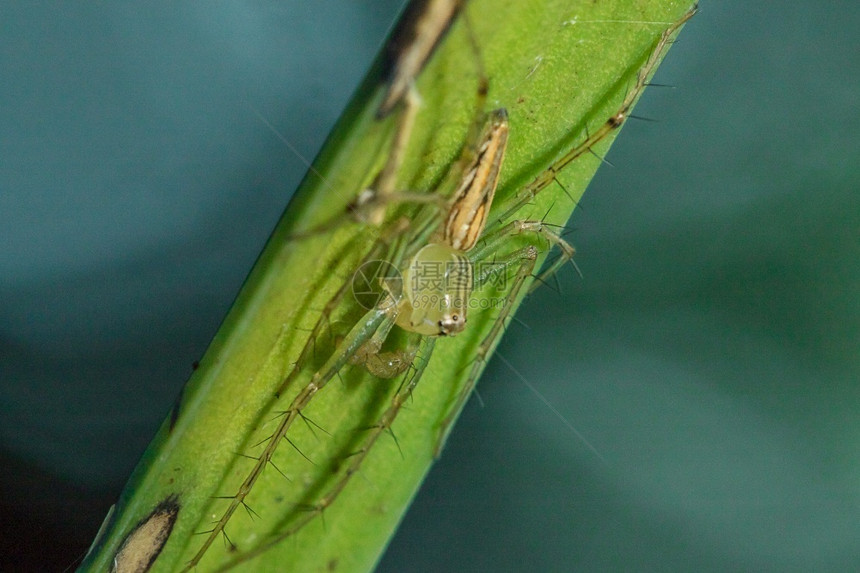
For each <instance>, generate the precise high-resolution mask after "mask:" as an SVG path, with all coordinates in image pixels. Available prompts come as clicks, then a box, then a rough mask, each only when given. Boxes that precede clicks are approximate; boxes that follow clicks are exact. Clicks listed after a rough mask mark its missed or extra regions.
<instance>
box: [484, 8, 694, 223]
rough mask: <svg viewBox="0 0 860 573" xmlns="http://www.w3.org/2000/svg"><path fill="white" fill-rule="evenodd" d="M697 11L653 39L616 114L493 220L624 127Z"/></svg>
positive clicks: (507, 214) (524, 202)
mask: <svg viewBox="0 0 860 573" xmlns="http://www.w3.org/2000/svg"><path fill="white" fill-rule="evenodd" d="M697 9H698V8H697V6H694V7H693V8H692V9H691V10H690V11H688V12H687V13H686V14H684V16H682V17H681V19H679V20H678V21H677V22H675V23H674V24H672V25H671V26H669V27H668V28H667V29H666V30H664V31H663V33H662V34H660V38H659V39H658V40H657V43H656V44H655V46H654V48H652V49H651V52H650V55H649V56H648V59H647V60H646V61H645V63H644V64H643V65H642V67H641V68H640V69H639V72H638V73H637V74H636V82H635V83H634V84H633V87H632V88H631V89H629V90H627V95H626V96H625V97H624V101H623V102H622V103H621V106H620V107H619V108H618V111H616V112H615V113H614V114H613V115H612V116H611V117H610V118H609V119H607V120H606V121H605V122H604V123H603V125H601V126H600V127H599V128H598V129H597V130H596V131H594V132H592V133H590V134H589V135H588V137H586V139H585V141H583V142H582V143H580V144H579V145H577V146H576V147H574V148H573V149H571V150H570V151H568V152H567V153H565V154H564V155H563V156H561V157H560V158H559V159H558V160H556V161H555V162H554V163H553V164H552V165H550V166H549V167H548V168H547V169H546V170H544V171H543V172H541V173H540V174H539V175H538V176H537V177H535V179H534V180H533V181H532V182H531V183H529V184H528V185H526V186H525V188H524V189H523V190H522V191H521V192H519V193H517V195H515V196H514V197H513V198H512V199H511V200H509V201H508V202H506V203H505V204H504V205H503V208H504V209H505V210H504V211H503V213H502V215H501V216H500V217H499V218H498V219H497V221H505V220H507V219H509V218H510V217H512V216H514V215H515V214H516V213H517V212H518V211H519V210H520V209H521V208H522V207H524V206H526V205H528V204H529V203H531V202H532V200H533V199H534V198H535V196H536V195H537V194H538V193H540V192H541V191H543V190H544V189H546V188H547V187H549V186H550V185H551V184H552V183H553V182H554V181H555V180H556V178H557V177H558V174H559V173H561V171H562V170H563V169H564V168H565V167H567V166H568V165H570V164H571V163H572V162H573V161H575V160H576V159H578V158H580V157H582V156H583V155H585V154H586V153H592V148H593V147H594V146H595V145H596V144H597V143H599V142H600V141H602V140H604V139H605V138H606V137H607V136H608V135H610V134H611V133H613V132H614V131H615V130H617V129H619V128H620V127H621V126H622V125H624V122H625V121H626V120H627V117H628V116H629V113H630V109H631V108H632V107H633V105H634V104H635V103H636V101H637V100H638V99H639V96H640V95H642V92H643V91H645V88H646V87H648V81H649V80H650V79H651V76H652V75H653V74H654V70H655V69H656V68H657V65H658V64H659V63H660V60H661V59H662V57H663V54H664V53H665V51H666V50H667V49H668V48H669V46H671V45H672V37H673V36H674V35H675V33H676V32H677V31H678V30H679V29H680V28H681V26H683V25H684V24H685V23H686V22H687V21H688V20H689V19H690V18H692V17H693V16H694V15H695V14H696V10H697Z"/></svg>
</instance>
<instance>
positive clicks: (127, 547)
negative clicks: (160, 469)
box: [111, 496, 179, 573]
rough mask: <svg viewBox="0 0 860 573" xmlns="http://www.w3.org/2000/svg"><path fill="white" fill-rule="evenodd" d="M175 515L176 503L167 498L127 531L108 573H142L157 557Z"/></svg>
mask: <svg viewBox="0 0 860 573" xmlns="http://www.w3.org/2000/svg"><path fill="white" fill-rule="evenodd" d="M178 515H179V502H178V498H177V497H176V496H170V497H168V498H167V499H165V500H164V501H162V502H161V503H159V504H158V506H156V508H155V509H153V510H152V513H150V514H149V515H148V516H147V517H145V518H144V519H142V520H140V522H139V523H138V524H137V525H136V526H135V527H134V529H132V530H131V533H129V534H128V535H127V536H126V538H125V541H123V543H122V546H121V547H120V548H119V551H117V553H116V555H115V556H114V558H113V566H112V567H111V572H112V573H146V572H147V571H149V569H150V568H151V567H152V564H153V563H155V560H156V559H157V558H158V555H159V554H160V553H161V550H162V548H164V544H165V543H167V538H168V537H170V532H171V531H173V524H174V523H176V517H177V516H178Z"/></svg>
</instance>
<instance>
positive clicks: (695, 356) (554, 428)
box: [0, 0, 860, 571]
mask: <svg viewBox="0 0 860 573" xmlns="http://www.w3.org/2000/svg"><path fill="white" fill-rule="evenodd" d="M397 4H398V2H395V1H394V0H391V1H389V2H384V3H383V2H370V1H366V2H351V1H335V0H326V1H321V2H313V3H310V2H300V1H297V2H286V1H281V2H265V1H259V2H232V3H205V4H203V3H182V4H176V3H170V2H156V3H153V2H148V3H144V4H140V5H135V4H115V3H104V4H95V3H60V2H56V3H51V2H48V3H27V4H26V5H25V4H12V3H6V4H4V5H3V7H2V8H1V9H0V29H2V34H0V47H2V49H0V72H2V78H3V81H2V83H0V134H2V136H0V456H2V459H0V467H2V468H3V470H2V472H0V476H2V482H0V486H2V488H3V492H4V493H3V495H2V496H0V504H2V505H0V511H2V519H0V539H2V541H0V555H2V557H0V559H2V562H0V568H2V569H3V570H4V571H5V570H14V569H15V568H17V569H19V570H59V569H62V568H63V567H65V566H66V565H69V564H71V563H72V562H73V561H74V559H75V558H76V557H78V556H80V555H82V553H83V552H84V551H85V549H86V546H87V544H88V542H89V540H90V539H91V538H92V536H93V535H94V534H95V531H96V529H97V528H98V525H99V523H100V521H101V519H102V517H103V516H104V514H105V513H106V511H107V508H108V506H109V505H110V504H111V503H112V502H113V501H114V499H115V498H116V496H117V495H118V493H119V490H120V489H121V487H122V485H123V483H124V480H125V479H126V478H127V476H128V474H129V473H130V471H131V469H132V467H133V466H134V464H135V462H136V460H137V458H138V457H139V455H140V454H141V452H142V451H143V449H144V447H145V446H146V444H147V443H148V441H149V439H150V437H151V436H152V434H153V433H154V431H155V429H156V428H157V426H158V424H159V423H160V422H161V420H162V419H163V417H164V415H165V414H166V412H167V410H168V408H169V406H170V404H171V402H172V400H173V399H174V397H175V395H176V393H177V392H178V389H179V388H180V386H181V385H182V384H183V382H184V381H185V379H186V378H187V377H188V375H189V374H190V371H191V365H192V363H193V361H194V360H196V359H197V358H199V357H200V356H201V355H202V353H203V352H204V350H205V348H206V345H207V343H208V341H209V339H210V338H211V336H212V335H213V334H214V332H215V330H216V329H217V327H218V324H219V322H220V320H221V319H222V318H223V316H224V314H225V313H226V311H227V309H228V308H229V306H230V303H231V301H232V298H233V297H234V296H235V294H236V292H237V291H238V288H239V286H240V285H241V283H242V280H243V279H244V277H245V275H246V274H247V272H248V270H249V269H250V267H251V265H252V264H253V262H254V259H255V257H256V256H257V254H258V253H259V251H260V249H261V248H262V245H263V243H264V241H265V240H266V238H267V236H268V234H269V233H270V231H271V229H272V228H273V226H274V224H275V222H276V221H277V219H278V217H279V216H280V213H281V212H282V210H283V208H284V206H285V205H286V202H287V199H288V197H289V195H290V193H291V192H292V190H293V189H294V188H295V186H296V184H297V183H298V181H299V179H300V177H301V176H302V174H303V172H304V171H305V168H306V167H305V165H304V164H303V163H302V161H300V160H299V159H297V157H296V156H295V155H294V154H293V153H292V152H291V151H290V150H288V149H287V148H286V147H285V145H284V144H283V143H282V142H280V141H279V140H278V139H277V138H276V137H275V136H274V135H273V134H272V133H271V131H270V130H269V129H268V128H267V127H266V126H265V125H263V123H262V122H261V121H260V120H259V119H258V117H257V115H256V113H255V110H257V111H259V113H260V114H261V115H262V116H264V117H266V118H267V119H268V120H269V121H271V122H272V123H273V124H274V125H275V126H276V127H277V129H278V130H280V131H281V132H282V133H283V134H284V136H285V137H286V138H287V139H288V141H290V142H291V143H292V144H293V145H294V146H295V147H296V148H298V149H299V150H300V153H301V154H302V155H304V156H305V157H307V158H312V157H313V155H314V154H315V152H316V150H317V149H318V147H319V145H320V144H321V143H322V141H323V139H324V137H325V135H326V133H327V132H328V130H329V128H330V125H331V124H332V123H333V121H334V120H335V119H336V117H337V115H338V114H339V112H340V110H341V109H342V107H343V105H344V104H345V103H346V101H347V99H348V97H349V95H350V93H351V91H352V90H353V89H354V88H355V86H356V85H357V83H358V81H359V80H360V79H361V77H362V75H363V74H364V72H365V70H366V68H367V67H368V65H369V62H370V60H371V59H372V58H373V56H374V54H375V53H376V51H377V49H378V47H379V45H380V43H381V41H382V39H383V37H384V35H385V32H386V29H387V27H388V26H389V24H390V22H391V21H392V19H393V18H394V13H395V12H396V9H397V8H398V6H397ZM778 6H779V11H778V12H769V11H767V10H766V9H765V8H763V7H759V6H758V5H750V4H749V3H741V2H735V1H726V2H714V3H707V2H706V3H705V4H704V6H702V12H701V14H700V15H699V16H697V17H696V18H695V19H694V21H693V22H692V23H690V24H689V25H688V27H687V28H686V29H685V30H684V32H683V34H682V36H681V42H680V45H679V46H677V48H676V49H674V50H673V51H672V52H671V54H670V56H669V58H668V60H667V62H666V63H665V64H664V66H663V67H662V68H661V69H660V72H659V74H658V77H657V80H656V81H658V82H663V83H670V84H673V85H675V86H677V89H674V90H669V89H659V90H658V89H652V90H650V91H649V92H648V93H646V95H645V97H644V98H643V101H642V103H641V105H640V107H639V108H637V113H638V114H640V115H645V116H648V117H651V118H656V119H658V120H659V123H643V122H638V123H634V122H631V123H630V124H629V125H628V126H627V127H626V128H625V130H624V132H623V134H622V136H621V138H620V139H619V141H618V143H617V144H616V145H615V147H614V148H613V150H612V153H611V154H610V160H611V161H612V163H613V164H614V165H615V168H608V169H607V168H604V169H602V170H601V171H600V174H599V175H598V176H597V178H596V180H595V182H594V184H593V186H592V187H591V188H590V189H589V191H588V193H587V194H586V196H585V199H584V200H583V203H582V208H581V209H580V210H578V211H577V214H576V216H575V218H574V221H573V226H574V227H575V228H576V231H575V232H574V233H573V234H572V235H571V240H572V241H573V242H574V243H575V244H576V246H577V248H578V251H579V255H578V257H577V261H578V264H579V266H580V267H581V268H582V271H583V275H584V278H583V279H581V280H580V279H579V278H578V277H576V276H575V275H573V274H572V273H570V272H569V271H567V272H565V273H562V276H561V282H562V286H563V290H564V294H563V295H562V296H559V295H557V294H555V293H553V292H551V291H550V290H548V289H545V290H543V291H541V292H539V293H538V294H537V295H535V296H534V297H532V299H530V300H529V301H528V302H527V303H526V305H525V306H524V308H523V310H522V312H521V313H520V314H519V315H518V317H519V318H520V319H521V320H522V322H523V323H525V324H526V325H527V326H528V328H526V327H524V326H517V325H515V326H513V327H511V328H510V332H509V335H508V336H507V337H506V339H505V341H504V342H503V344H502V346H501V348H500V354H501V355H502V356H503V357H504V360H499V359H496V360H494V361H493V362H492V363H491V365H490V367H489V369H488V372H487V374H486V376H485V377H484V378H483V379H482V381H481V384H480V388H479V389H480V392H481V395H482V397H483V400H484V402H485V407H484V408H483V409H482V408H480V407H478V405H477V403H476V402H475V401H474V400H473V401H472V403H470V404H469V406H468V407H467V409H466V412H465V413H464V415H463V417H462V419H461V421H460V423H459V424H458V426H457V429H456V430H455V432H454V435H453V437H452V439H451V440H450V442H449V447H448V449H447V450H446V452H445V455H444V456H443V457H442V459H441V460H440V462H439V463H438V464H437V466H436V467H435V468H434V470H433V472H432V473H431V475H430V477H429V479H428V481H427V483H426V485H425V488H424V489H423V490H422V492H421V494H420V496H419V498H418V500H417V501H416V503H415V505H414V506H413V508H412V509H411V510H410V513H409V514H408V516H407V518H406V521H405V523H404V525H403V527H402V529H401V531H400V532H399V534H398V536H397V537H396V538H395V539H394V541H393V542H392V546H391V547H390V550H389V552H388V554H387V555H386V557H385V558H384V560H383V562H382V565H381V570H383V571H428V570H443V569H444V570H460V571H465V570H479V569H480V570H496V571H520V570H523V569H531V570H544V571H550V570H558V571H567V570H578V571H605V570H608V569H619V568H622V567H626V568H628V569H633V570H639V571H646V570H655V571H656V570H667V569H671V570H696V571H705V570H713V571H725V570H731V569H745V570H767V569H773V570H780V571H790V570H797V571H808V570H817V571H823V570H830V571H840V570H846V569H852V568H856V566H857V565H858V564H860V546H858V544H857V542H856V540H857V539H858V538H860V520H858V515H857V513H858V512H857V510H858V508H860V467H858V458H860V445H858V436H860V416H858V406H860V392H858V379H859V378H860V376H858V375H860V360H858V353H857V346H858V340H860V337H858V334H860V333H858V330H860V302H858V301H860V297H858V295H860V292H858V291H860V288H858V284H860V282H858V279H860V271H858V263H857V261H858V260H860V209H858V207H860V200H858V198H857V189H858V183H860V167H858V162H857V158H858V156H860V150H858V144H857V142H858V136H857V133H858V131H860V130H859V129H858V128H860V125H858V124H860V114H858V112H857V110H858V95H857V82H856V78H857V77H858V76H860V60H858V58H857V57H856V45H857V39H858V38H857V36H858V35H857V32H856V31H857V30H858V29H860V8H858V7H857V5H856V4H854V3H849V2H836V3H832V2H831V3H826V4H821V5H820V6H819V5H818V4H815V3H806V2H797V1H791V2H781V3H779V4H778ZM505 361H507V362H509V363H510V364H511V365H512V366H513V367H514V368H515V369H516V371H517V372H519V373H520V374H522V376H523V377H525V378H526V379H527V380H528V382H529V383H531V384H532V385H533V386H534V387H535V388H536V389H537V390H538V391H539V392H540V393H541V394H542V395H543V396H545V397H546V399H547V400H548V401H549V402H550V403H551V404H552V405H553V407H554V408H555V409H556V410H557V411H558V412H559V413H560V415H561V416H563V417H564V418H565V419H566V420H568V421H569V422H570V423H571V424H573V425H574V426H575V427H576V428H577V429H578V430H579V431H580V432H581V433H582V434H583V435H584V436H586V437H587V439H588V440H589V441H590V443H591V444H592V445H593V446H594V447H595V448H596V449H597V451H598V452H599V453H600V456H602V458H603V459H602V460H601V459H600V458H599V457H597V456H596V455H595V454H594V453H592V452H591V451H590V450H589V449H588V448H587V447H586V446H585V445H584V444H583V443H582V442H581V441H580V440H578V439H577V438H576V436H574V435H573V433H572V432H571V431H570V430H569V429H568V428H567V427H566V426H565V425H564V424H563V423H562V422H561V421H560V420H559V419H558V418H557V417H556V415H555V414H554V413H553V412H552V411H551V410H550V409H548V408H547V406H546V405H544V404H543V403H542V402H541V401H540V400H539V399H538V398H537V397H536V396H535V395H534V394H533V393H532V392H531V390H530V389H529V388H528V386H527V385H525V384H523V382H521V381H520V380H519V378H518V376H517V375H516V374H514V373H513V372H512V370H511V369H510V368H509V367H508V366H507V365H506V364H505ZM16 565H17V567H15V566H16Z"/></svg>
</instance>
